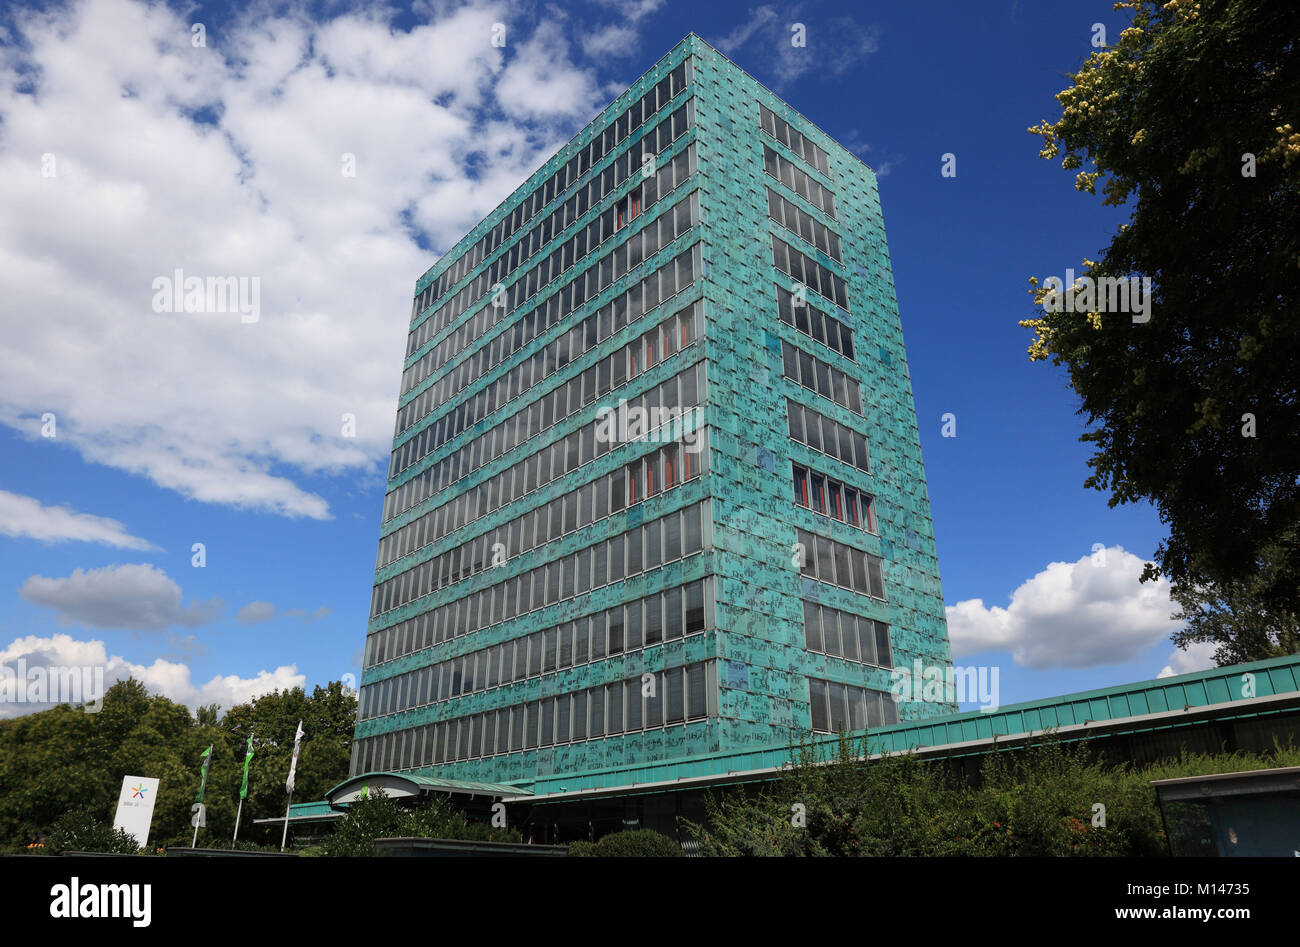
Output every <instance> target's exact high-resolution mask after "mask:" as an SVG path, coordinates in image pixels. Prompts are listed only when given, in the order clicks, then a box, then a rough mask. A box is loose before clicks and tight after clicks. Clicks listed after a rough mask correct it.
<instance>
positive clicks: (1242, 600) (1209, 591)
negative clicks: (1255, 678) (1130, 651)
mask: <svg viewBox="0 0 1300 947" xmlns="http://www.w3.org/2000/svg"><path fill="white" fill-rule="evenodd" d="M1263 557H1264V558H1263V561H1262V562H1261V565H1260V569H1259V571H1258V572H1254V573H1252V574H1251V575H1249V576H1246V577H1245V578H1243V579H1232V580H1230V581H1227V582H1215V581H1212V580H1211V581H1205V582H1202V583H1199V584H1198V583H1195V582H1180V583H1176V584H1175V585H1174V587H1173V599H1174V601H1175V602H1177V603H1178V605H1179V611H1178V612H1177V613H1176V614H1175V615H1174V616H1173V617H1174V619H1175V620H1177V621H1180V622H1182V623H1183V627H1182V628H1181V629H1180V630H1179V631H1178V632H1176V633H1175V634H1174V639H1173V640H1174V644H1176V645H1178V646H1179V647H1180V648H1186V647H1187V646H1188V645H1190V644H1193V643H1196V642H1206V643H1211V644H1217V645H1218V646H1219V647H1218V650H1216V651H1215V653H1214V660H1215V661H1217V662H1218V663H1219V664H1220V665H1221V666H1222V665H1227V664H1240V663H1242V662H1245V661H1257V660H1260V659H1263V658H1273V657H1282V656H1283V655H1288V654H1295V653H1296V652H1300V614H1297V613H1296V612H1295V611H1290V610H1287V609H1286V608H1285V607H1281V608H1278V607H1274V608H1267V607H1264V606H1262V605H1261V603H1262V602H1263V601H1264V600H1265V598H1266V596H1267V594H1268V589H1269V588H1271V587H1272V586H1273V585H1274V584H1275V583H1276V582H1277V581H1278V575H1277V573H1278V571H1279V569H1281V568H1284V567H1285V566H1284V565H1282V564H1281V563H1280V562H1279V557H1277V556H1276V554H1275V552H1274V551H1273V550H1271V549H1270V550H1266V551H1265V552H1264V553H1263Z"/></svg>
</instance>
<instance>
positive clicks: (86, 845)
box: [45, 807, 139, 855]
mask: <svg viewBox="0 0 1300 947" xmlns="http://www.w3.org/2000/svg"><path fill="white" fill-rule="evenodd" d="M45 850H46V851H47V852H49V853H50V854H51V855H61V854H63V853H64V852H111V853H114V854H118V855H134V854H135V853H136V852H137V851H138V850H139V846H138V845H136V841H135V836H134V835H131V834H130V833H129V832H127V831H126V830H124V829H118V828H114V827H113V826H111V825H109V824H108V823H107V822H104V821H102V820H101V819H99V818H97V817H96V816H95V813H94V811H93V810H92V809H90V808H89V807H82V808H78V809H72V810H69V811H68V812H65V813H63V815H61V816H59V818H58V819H57V820H56V821H55V823H54V826H53V827H52V828H51V829H50V837H49V838H48V839H47V840H46V844H45Z"/></svg>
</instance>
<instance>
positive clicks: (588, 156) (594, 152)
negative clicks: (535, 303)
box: [412, 63, 689, 331]
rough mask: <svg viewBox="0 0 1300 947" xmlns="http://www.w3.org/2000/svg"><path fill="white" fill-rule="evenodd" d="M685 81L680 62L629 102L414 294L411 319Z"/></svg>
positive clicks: (647, 117)
mask: <svg viewBox="0 0 1300 947" xmlns="http://www.w3.org/2000/svg"><path fill="white" fill-rule="evenodd" d="M688 81H689V76H688V69H687V66H686V64H685V63H682V64H681V65H679V66H678V67H677V68H676V69H674V70H673V71H672V72H671V73H669V74H668V75H667V76H665V77H664V78H663V79H662V80H661V81H660V82H659V83H658V84H657V85H656V86H655V87H654V88H652V89H651V90H650V91H649V92H647V93H646V94H645V95H644V96H642V97H641V98H640V99H638V100H637V101H636V102H633V103H632V104H631V105H630V106H629V107H628V108H627V109H625V110H624V111H623V113H622V114H621V115H619V116H618V117H617V118H615V119H614V120H613V121H611V122H610V123H609V124H608V125H607V126H606V127H605V128H604V130H603V131H602V132H600V133H599V134H597V135H595V136H594V137H593V139H592V140H591V141H590V142H589V143H588V144H586V145H583V146H582V147H581V148H579V149H578V151H577V153H576V154H574V155H573V157H572V158H570V159H569V160H568V162H567V163H566V164H564V165H563V166H561V167H560V168H559V170H557V171H556V172H555V173H554V174H552V175H551V176H550V177H549V178H547V179H546V180H545V181H544V182H542V183H541V184H539V185H538V186H537V187H536V188H535V189H534V190H533V192H532V193H531V194H529V195H527V196H526V197H524V198H523V199H522V200H521V201H519V203H518V204H517V205H516V206H515V209H514V210H513V211H512V212H511V213H510V214H507V215H506V216H505V217H503V218H502V219H501V221H500V222H499V223H497V225H496V226H495V227H493V228H492V229H491V230H490V231H488V233H487V234H486V235H485V236H484V237H483V238H482V239H480V240H479V241H478V242H476V243H475V244H474V245H473V246H471V247H467V248H466V249H465V252H463V253H462V254H461V255H460V256H459V257H457V258H456V259H455V260H454V261H452V262H451V264H450V265H449V266H448V267H447V268H446V269H444V270H443V271H442V273H441V274H439V275H438V276H437V277H435V278H434V279H433V281H432V282H430V283H429V285H428V286H426V287H425V288H424V290H423V292H420V293H418V294H416V297H415V309H414V311H413V312H412V317H414V316H417V315H419V314H420V313H421V312H423V311H424V310H425V309H427V308H428V307H429V306H431V305H432V304H433V303H434V302H435V301H436V300H437V299H439V298H440V297H441V296H442V295H443V294H445V293H446V292H447V291H448V290H450V289H451V288H452V287H453V286H455V285H456V284H457V283H459V282H460V281H461V280H462V279H464V278H465V277H466V276H468V275H469V273H470V271H471V270H473V269H474V267H476V266H478V265H479V264H480V263H482V262H483V261H484V260H485V259H487V257H488V256H489V255H491V254H492V253H493V252H494V251H495V250H496V249H497V248H498V247H500V246H501V245H502V244H504V243H505V242H506V241H507V240H509V239H510V238H511V237H512V236H513V235H514V234H515V233H517V232H518V231H519V229H520V228H521V227H523V226H525V225H527V224H528V222H529V221H531V220H532V219H533V218H534V217H536V216H537V215H538V214H539V213H541V210H542V208H544V207H546V206H548V205H549V204H550V203H551V201H552V200H554V199H555V198H556V197H557V196H562V195H563V194H564V192H565V191H566V190H567V189H568V188H570V187H572V186H573V185H574V184H576V183H577V182H578V179H579V178H581V177H582V176H583V175H584V174H586V173H587V172H588V171H589V170H591V169H592V168H594V167H595V166H596V165H597V164H599V163H600V161H601V159H602V158H604V156H605V155H607V154H609V153H610V151H612V150H613V148H614V147H615V146H616V145H617V144H618V143H619V142H622V141H623V140H625V139H626V138H627V137H628V136H629V135H630V134H632V133H633V132H634V131H636V130H637V129H638V128H640V127H641V125H642V123H643V121H649V120H651V119H653V117H654V115H655V114H656V113H657V112H658V111H659V110H660V109H662V108H663V107H664V106H666V105H667V104H668V103H669V102H670V101H672V99H674V98H675V97H676V96H677V95H678V94H680V93H681V91H682V90H683V89H685V88H686V84H687V82H688ZM435 331H437V330H435Z"/></svg>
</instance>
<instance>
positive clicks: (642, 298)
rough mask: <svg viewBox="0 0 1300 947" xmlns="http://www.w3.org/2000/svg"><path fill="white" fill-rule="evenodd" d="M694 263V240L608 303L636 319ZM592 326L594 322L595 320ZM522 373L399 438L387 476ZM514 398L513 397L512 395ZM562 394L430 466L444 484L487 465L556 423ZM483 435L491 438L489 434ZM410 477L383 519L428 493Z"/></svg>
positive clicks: (463, 426)
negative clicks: (498, 434) (405, 438)
mask: <svg viewBox="0 0 1300 947" xmlns="http://www.w3.org/2000/svg"><path fill="white" fill-rule="evenodd" d="M698 265H699V244H696V245H695V246H693V247H691V248H690V249H689V250H686V251H684V252H682V253H681V254H679V255H678V256H677V257H675V258H674V259H673V260H670V261H669V262H667V263H665V264H664V265H663V266H662V267H661V268H660V269H658V270H655V272H654V273H652V274H650V275H649V276H647V277H646V278H645V279H643V280H641V281H640V282H638V283H636V284H634V285H633V286H632V287H631V288H630V289H629V290H628V291H627V293H625V294H620V295H619V297H618V298H617V300H616V301H615V303H611V305H616V304H617V305H620V306H622V307H623V311H624V312H626V313H627V314H628V316H629V317H631V316H633V315H635V317H636V318H640V316H641V314H642V312H643V311H646V310H645V309H643V308H642V307H646V304H648V303H653V305H652V306H648V307H647V309H653V308H654V306H657V305H659V303H660V302H662V301H666V300H668V299H670V298H671V297H673V296H676V295H677V294H678V293H680V292H682V291H683V290H684V289H686V288H687V287H688V286H690V285H691V283H693V282H694V281H695V274H696V273H697V272H698ZM595 324H599V319H598V320H597V323H595ZM571 334H572V330H571V332H570V337H571ZM584 338H585V336H584ZM565 348H566V354H568V355H569V356H570V357H572V355H573V349H572V343H570V344H569V345H568V346H566V347H565ZM557 351H558V350H557ZM627 358H628V360H629V363H630V358H631V355H630V354H628V356H627ZM521 364H522V363H521ZM542 364H543V368H544V367H545V356H543V362H542ZM616 367H617V359H612V358H611V359H610V370H611V378H612V377H613V375H612V373H613V370H614V368H616ZM593 368H594V366H593ZM524 371H525V369H522V368H521V369H520V371H519V374H518V375H515V374H514V372H513V371H512V372H511V374H510V379H511V381H509V382H507V384H506V386H505V387H502V386H499V385H491V386H487V387H485V388H484V389H483V391H482V392H480V393H479V394H478V395H476V396H475V397H474V398H472V399H470V400H469V401H467V402H465V403H464V404H462V405H460V406H459V407H458V408H455V409H454V410H452V411H450V412H448V413H447V414H446V415H444V416H443V417H441V418H439V419H438V420H437V421H436V422H434V423H433V424H431V425H430V426H429V427H428V428H426V429H425V430H424V431H422V432H420V433H419V434H416V435H414V436H413V437H412V438H411V439H409V440H408V441H406V442H404V443H403V444H402V445H401V446H400V447H398V448H397V450H396V451H394V453H393V455H392V459H391V461H390V469H391V470H392V471H393V472H392V473H390V475H389V476H390V479H392V478H394V477H396V475H397V472H399V471H402V470H405V469H407V468H408V467H410V466H412V465H414V464H415V463H418V462H419V460H420V459H422V458H423V457H427V456H428V455H429V454H430V453H432V452H433V451H434V450H436V449H437V448H436V447H432V446H430V445H432V444H446V443H448V442H450V441H451V440H453V439H454V438H456V437H458V436H459V435H460V434H461V433H462V432H464V431H466V430H469V429H470V428H472V427H473V426H474V425H475V424H477V423H478V422H479V421H480V420H482V419H483V418H486V417H488V416H490V415H491V414H492V413H493V412H495V411H496V410H497V409H499V408H500V407H502V405H504V404H507V403H509V402H510V401H511V400H513V398H512V397H511V391H512V390H513V389H512V387H511V385H512V383H513V382H514V381H516V380H517V381H519V382H520V383H521V388H520V390H521V391H522V381H523V376H524ZM588 371H590V369H588ZM593 375H595V376H597V378H598V376H599V371H598V370H597V371H596V372H593ZM611 387H612V382H611ZM592 390H593V391H594V390H595V388H594V387H593V389H592ZM515 397H517V395H516V396H515ZM566 398H567V396H566V394H565V386H563V385H561V386H558V387H556V388H555V389H553V390H552V391H551V392H549V393H548V394H545V395H543V396H541V397H540V398H539V399H538V400H537V401H534V402H532V403H531V404H530V405H528V406H526V407H524V408H521V409H520V410H519V411H517V412H515V413H514V414H513V415H511V417H513V418H514V419H515V424H514V426H513V427H511V428H507V427H506V424H507V422H508V421H509V420H510V419H509V418H503V419H502V420H501V421H498V422H497V423H496V424H495V425H493V426H492V427H491V428H489V429H488V430H487V431H484V432H482V433H479V434H475V435H473V437H472V438H471V439H470V440H469V442H468V443H466V444H465V445H464V446H463V447H461V448H459V449H458V450H457V451H455V452H454V453H452V454H448V455H447V456H446V457H444V458H443V459H442V460H441V461H439V462H438V464H436V465H434V466H435V467H438V468H441V472H442V473H443V474H445V475H447V477H448V479H447V480H446V481H445V482H446V483H454V482H455V481H456V480H458V479H460V478H461V477H463V476H465V475H466V474H468V473H470V472H472V471H474V470H477V469H478V468H479V467H482V466H483V465H484V464H487V463H490V462H491V461H493V460H495V459H496V458H497V457H500V456H501V455H502V454H504V453H506V452H507V451H509V450H512V449H514V447H516V446H517V445H518V444H521V443H523V442H524V440H526V439H527V437H531V436H534V435H535V434H536V433H537V432H539V431H542V430H545V429H546V428H548V427H550V426H551V425H552V424H554V423H557V421H558V419H559V417H558V412H559V409H560V406H561V403H562V402H563V403H566V404H567V403H568V402H564V399H566ZM501 399H505V400H501ZM552 402H553V404H552ZM552 408H554V410H552ZM528 412H531V417H524V415H525V414H526V413H528ZM570 413H571V411H570ZM565 416H567V415H565ZM525 429H526V430H528V431H530V432H531V433H530V434H527V435H525V434H524V433H523V431H524V430H525ZM498 431H500V432H501V437H500V438H497V437H496V436H495V434H496V432H498ZM488 435H493V436H492V437H490V438H489V437H488ZM485 438H486V439H487V440H489V441H491V443H490V444H489V443H484V441H485ZM453 458H455V459H453ZM414 479H415V478H413V479H412V481H408V482H407V483H405V484H402V485H400V486H398V487H393V488H392V489H391V490H390V492H389V494H388V497H386V498H385V512H384V521H385V522H387V521H388V520H389V519H391V518H392V517H393V516H396V515H397V514H398V513H401V512H403V511H404V510H407V509H409V508H410V507H411V506H412V505H413V504H415V503H418V502H420V501H421V500H423V499H424V498H425V497H427V496H429V494H428V493H427V492H426V493H424V494H423V496H422V495H420V494H419V492H418V489H417V488H416V487H411V486H410V484H411V483H412V482H414ZM430 482H432V481H430ZM426 486H427V484H426ZM394 495H396V497H395V498H393V497H394ZM390 498H393V499H390Z"/></svg>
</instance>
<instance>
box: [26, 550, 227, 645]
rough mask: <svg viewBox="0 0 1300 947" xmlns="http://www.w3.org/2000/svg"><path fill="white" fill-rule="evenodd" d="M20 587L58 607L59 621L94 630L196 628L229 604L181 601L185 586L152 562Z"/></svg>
mask: <svg viewBox="0 0 1300 947" xmlns="http://www.w3.org/2000/svg"><path fill="white" fill-rule="evenodd" d="M18 591H19V594H20V595H22V597H23V598H25V599H26V600H27V601H29V602H31V603H32V604H33V605H39V606H41V607H42V608H52V609H54V610H55V612H56V613H57V615H58V618H59V621H61V622H64V623H65V624H72V623H78V624H82V625H86V626H89V627H92V628H132V629H135V630H137V631H157V630H159V629H162V628H169V627H171V626H173V625H181V626H183V627H186V628H193V627H195V626H197V625H203V624H206V623H208V622H211V621H215V620H216V619H217V618H219V617H220V616H221V613H222V612H223V611H225V607H226V605H225V602H223V601H222V600H221V599H220V598H213V599H210V600H208V601H206V602H191V603H190V604H189V605H182V602H181V587H180V586H179V585H177V584H176V582H175V581H173V580H172V579H171V578H170V577H169V576H168V575H167V573H165V572H163V571H162V570H161V569H159V568H157V567H156V566H153V565H149V564H148V563H139V564H131V565H121V566H104V567H103V568H101V569H88V570H83V569H75V570H73V572H72V574H71V575H70V576H67V577H66V578H62V579H50V578H46V577H45V576H42V575H34V576H31V577H30V578H29V579H28V580H27V581H26V582H24V583H23V585H22V588H20V589H19V590H18Z"/></svg>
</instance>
